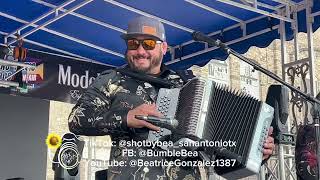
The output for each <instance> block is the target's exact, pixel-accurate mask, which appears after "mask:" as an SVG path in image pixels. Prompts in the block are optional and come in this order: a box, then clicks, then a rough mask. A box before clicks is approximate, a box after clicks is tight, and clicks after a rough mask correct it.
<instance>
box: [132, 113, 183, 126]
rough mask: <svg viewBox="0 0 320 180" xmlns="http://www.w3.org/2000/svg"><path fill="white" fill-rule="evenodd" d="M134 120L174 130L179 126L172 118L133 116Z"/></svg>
mask: <svg viewBox="0 0 320 180" xmlns="http://www.w3.org/2000/svg"><path fill="white" fill-rule="evenodd" d="M135 118H137V119H140V120H144V121H147V122H150V123H152V124H155V125H157V126H160V127H166V126H169V127H172V128H176V127H177V126H178V125H179V122H178V121H177V120H176V119H172V118H161V117H156V116H144V115H135Z"/></svg>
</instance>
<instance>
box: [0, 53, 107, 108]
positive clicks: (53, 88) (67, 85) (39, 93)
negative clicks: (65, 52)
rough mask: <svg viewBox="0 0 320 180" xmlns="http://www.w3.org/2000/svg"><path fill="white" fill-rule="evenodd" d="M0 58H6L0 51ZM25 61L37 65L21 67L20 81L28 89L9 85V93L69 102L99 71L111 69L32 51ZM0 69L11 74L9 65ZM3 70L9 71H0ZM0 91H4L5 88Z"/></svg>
mask: <svg viewBox="0 0 320 180" xmlns="http://www.w3.org/2000/svg"><path fill="white" fill-rule="evenodd" d="M1 53H2V54H1ZM0 57H1V58H2V59H5V58H7V57H6V56H4V54H3V51H0ZM25 62H26V63H29V64H33V65H36V66H37V67H36V68H35V69H28V70H22V81H23V82H25V83H26V84H27V86H28V90H27V91H26V92H21V91H20V90H19V88H11V89H10V92H9V93H10V94H14V95H22V96H29V97H37V98H41V99H48V100H56V101H63V102H68V103H73V104H74V103H76V102H77V100H78V99H79V98H80V97H81V94H82V93H83V92H84V91H85V89H86V88H88V86H89V85H90V84H91V83H92V82H93V81H94V80H95V78H96V77H97V76H98V75H99V74H100V73H101V72H103V71H105V70H107V69H111V67H110V66H104V65H99V64H94V63H89V62H83V61H78V60H74V59H69V58H64V57H59V56H55V55H48V54H44V53H38V52H33V51H29V52H28V53H27V58H26V60H25ZM9 67H10V68H9ZM15 68H16V67H15ZM0 69H1V70H2V71H0V76H2V77H7V76H8V74H10V73H11V74H12V66H1V67H0ZM7 69H10V71H9V70H8V71H4V70H7ZM5 75H6V76H5ZM1 89H2V90H3V88H1ZM0 92H1V91H0ZM2 92H6V93H8V88H5V91H2Z"/></svg>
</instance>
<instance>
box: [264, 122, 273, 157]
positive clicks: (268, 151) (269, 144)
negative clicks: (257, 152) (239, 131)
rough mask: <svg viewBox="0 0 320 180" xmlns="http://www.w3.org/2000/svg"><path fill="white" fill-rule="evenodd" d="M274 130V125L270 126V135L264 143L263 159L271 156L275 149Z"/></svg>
mask: <svg viewBox="0 0 320 180" xmlns="http://www.w3.org/2000/svg"><path fill="white" fill-rule="evenodd" d="M272 132H273V127H270V128H269V132H268V137H267V139H266V141H265V142H264V144H263V160H265V159H267V158H268V157H269V156H271V155H272V152H273V150H274V138H273V137H272V136H271V135H272Z"/></svg>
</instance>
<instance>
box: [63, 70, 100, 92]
mask: <svg viewBox="0 0 320 180" xmlns="http://www.w3.org/2000/svg"><path fill="white" fill-rule="evenodd" d="M99 74H100V73H97V76H99ZM58 76H59V77H58V84H62V85H66V86H72V87H74V88H82V89H86V88H88V87H89V85H90V84H91V83H92V82H93V81H94V80H95V77H93V76H91V77H90V76H89V70H85V72H84V74H82V75H80V74H77V73H73V72H72V67H71V66H63V65H62V64H59V75H58Z"/></svg>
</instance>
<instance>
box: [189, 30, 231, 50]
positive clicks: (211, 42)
mask: <svg viewBox="0 0 320 180" xmlns="http://www.w3.org/2000/svg"><path fill="white" fill-rule="evenodd" d="M192 39H193V40H195V41H201V42H206V43H208V44H209V45H211V46H218V47H220V48H222V49H224V50H226V51H227V52H228V50H229V47H228V46H227V45H225V44H224V43H222V42H221V41H220V40H219V39H217V40H216V39H213V38H211V37H209V36H207V35H205V34H203V33H202V32H200V31H195V32H193V33H192Z"/></svg>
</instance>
